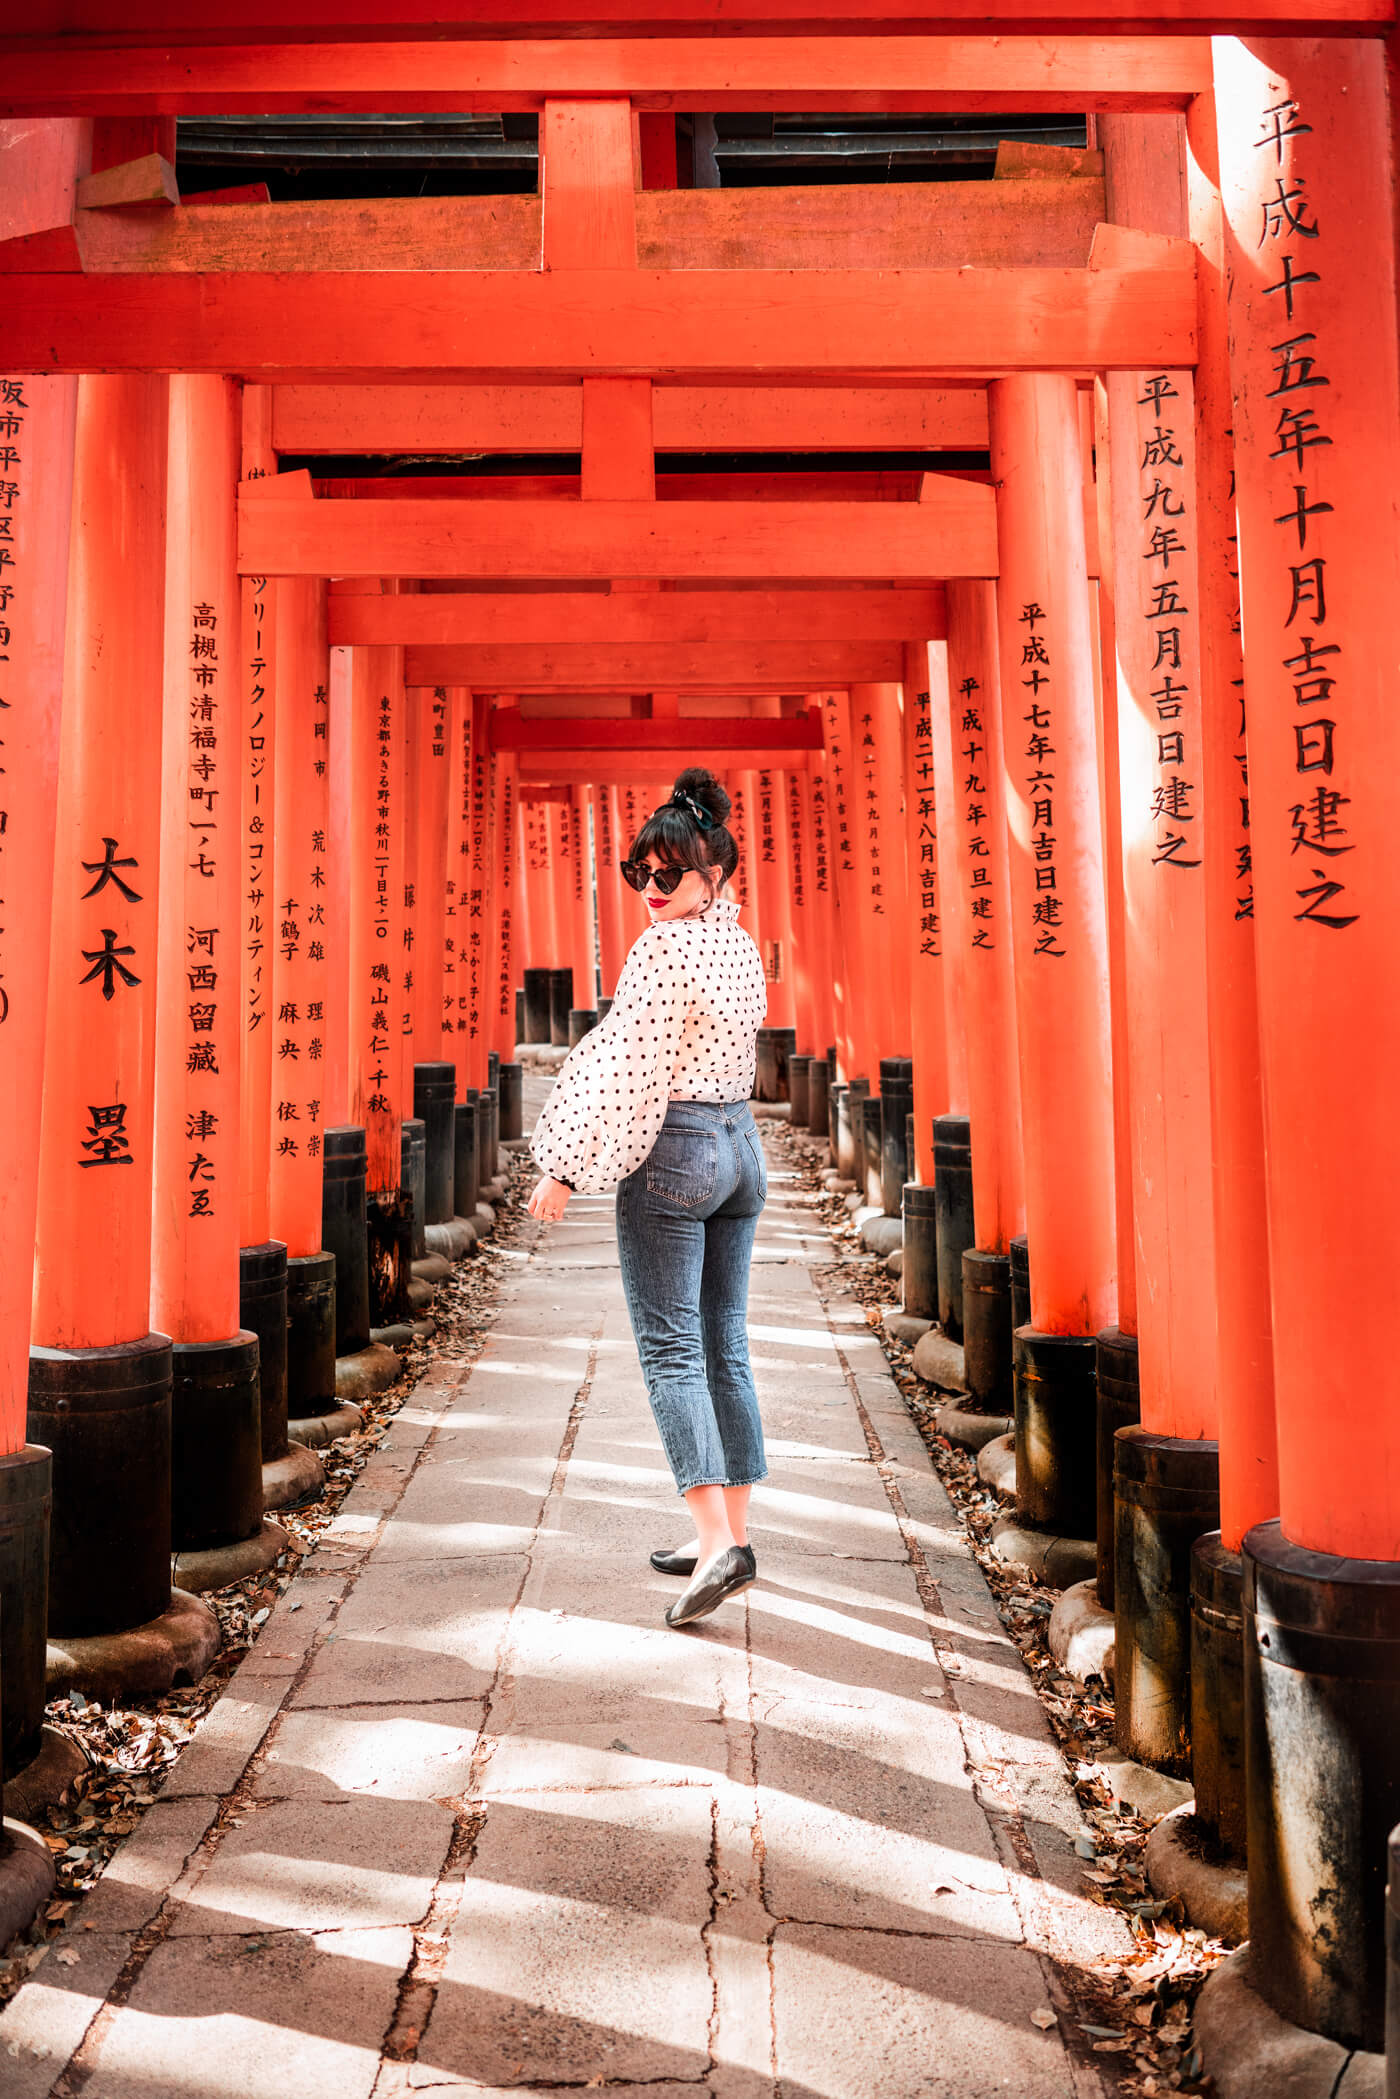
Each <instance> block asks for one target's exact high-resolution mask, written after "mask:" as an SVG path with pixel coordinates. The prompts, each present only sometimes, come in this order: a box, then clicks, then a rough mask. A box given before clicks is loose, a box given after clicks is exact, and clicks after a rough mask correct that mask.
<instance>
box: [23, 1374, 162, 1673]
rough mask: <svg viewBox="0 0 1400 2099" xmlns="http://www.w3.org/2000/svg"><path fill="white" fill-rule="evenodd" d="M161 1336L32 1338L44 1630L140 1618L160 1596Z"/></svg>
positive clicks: (108, 1628) (83, 1628)
mask: <svg viewBox="0 0 1400 2099" xmlns="http://www.w3.org/2000/svg"><path fill="white" fill-rule="evenodd" d="M170 1381H171V1361H170V1343H169V1341H168V1340H167V1339H166V1337H165V1335H164V1334H143V1335H142V1336H141V1337H140V1339H139V1340H136V1341H124V1342H118V1343H117V1344H116V1345H115V1346H113V1347H111V1348H73V1349H67V1348H31V1349H30V1351H29V1438H30V1441H31V1442H33V1443H39V1444H43V1445H46V1446H47V1447H48V1449H50V1450H51V1451H52V1452H53V1517H52V1522H51V1526H50V1532H49V1631H50V1632H51V1633H57V1634H60V1635H61V1634H72V1635H74V1636H78V1637H81V1636H88V1635H93V1634H98V1633H118V1632H124V1631H126V1630H127V1628H128V1627H130V1626H134V1625H144V1624H145V1623H146V1621H147V1620H148V1619H151V1618H158V1617H159V1616H160V1614H161V1613H162V1611H165V1610H168V1609H169V1607H170Z"/></svg>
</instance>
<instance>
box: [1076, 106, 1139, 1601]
mask: <svg viewBox="0 0 1400 2099" xmlns="http://www.w3.org/2000/svg"><path fill="white" fill-rule="evenodd" d="M1125 121H1126V120H1125ZM1112 488H1113V473H1112V465H1111V446H1110V441H1109V415H1108V387H1107V383H1106V381H1105V379H1104V378H1103V377H1100V378H1099V379H1097V380H1096V381H1095V383H1094V504H1095V522H1096V526H1097V531H1098V541H1099V576H1098V586H1097V589H1093V588H1091V593H1090V599H1089V609H1090V612H1091V614H1092V616H1093V620H1094V627H1095V633H1096V639H1097V643H1098V648H1097V654H1096V657H1095V662H1096V666H1097V670H1098V677H1097V679H1096V681H1095V687H1094V727H1095V741H1096V744H1097V748H1098V762H1099V820H1100V823H1101V825H1102V828H1103V856H1104V901H1105V904H1106V907H1107V908H1106V919H1107V926H1108V1007H1109V1030H1110V1040H1111V1045H1112V1056H1113V1166H1114V1185H1113V1205H1114V1234H1115V1243H1116V1247H1117V1254H1116V1267H1117V1272H1118V1316H1117V1319H1116V1320H1115V1321H1114V1323H1113V1325H1112V1326H1107V1327H1105V1328H1104V1329H1103V1331H1102V1332H1101V1333H1100V1334H1099V1335H1098V1337H1097V1349H1098V1370H1097V1380H1098V1455H1097V1466H1096V1478H1097V1492H1098V1521H1097V1530H1096V1542H1097V1546H1098V1553H1097V1566H1096V1590H1097V1595H1098V1600H1099V1602H1100V1603H1101V1604H1102V1606H1103V1607H1104V1609H1105V1610H1110V1611H1111V1610H1112V1609H1113V1605H1114V1589H1115V1573H1114V1551H1115V1536H1114V1533H1115V1529H1116V1522H1115V1516H1114V1500H1113V1468H1114V1462H1115V1458H1116V1455H1117V1442H1116V1438H1117V1434H1118V1430H1119V1429H1120V1428H1127V1427H1130V1426H1135V1425H1136V1424H1137V1422H1138V1421H1140V1420H1141V1418H1142V1405H1141V1400H1140V1397H1139V1392H1138V1314H1137V1240H1136V1234H1135V1230H1134V1224H1133V1208H1134V1203H1135V1201H1136V1179H1135V1176H1134V1172H1133V1125H1132V1098H1131V1090H1130V1085H1129V1075H1130V1071H1131V1065H1132V1060H1131V1058H1130V1057H1129V1054H1128V1002H1129V989H1128V939H1127V929H1126V924H1125V918H1126V908H1127V906H1126V894H1125V889H1124V882H1123V793H1122V784H1121V768H1120V765H1119V757H1118V704H1117V699H1118V618H1117V609H1116V599H1115V562H1114V529H1113V496H1112ZM1133 558H1134V559H1135V558H1136V557H1133Z"/></svg>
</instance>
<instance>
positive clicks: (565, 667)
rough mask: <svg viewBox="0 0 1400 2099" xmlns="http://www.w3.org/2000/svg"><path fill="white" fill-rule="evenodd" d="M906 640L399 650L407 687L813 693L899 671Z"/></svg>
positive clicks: (896, 674)
mask: <svg viewBox="0 0 1400 2099" xmlns="http://www.w3.org/2000/svg"><path fill="white" fill-rule="evenodd" d="M906 640H907V637H905V638H904V639H902V640H899V641H786V642H782V641H778V642H767V643H764V642H759V641H736V642H724V641H701V642H680V641H670V642H653V643H651V644H649V645H641V646H633V647H630V648H619V647H617V646H614V645H609V644H606V643H605V644H597V643H593V642H567V641H564V642H538V643H534V644H529V643H526V644H519V645H517V644H512V643H509V642H507V643H503V644H502V643H497V644H492V645H488V646H486V647H482V646H477V647H470V646H463V645H462V644H461V643H459V642H447V643H441V642H438V643H426V644H421V643H420V644H416V645H411V646H410V647H408V648H407V649H406V650H405V651H404V678H405V680H406V682H407V683H408V684H410V685H470V686H473V687H474V688H476V689H477V690H478V691H486V692H516V693H521V692H551V691H564V692H589V691H598V692H616V691H617V690H618V689H619V688H622V689H623V690H626V691H631V692H654V691H660V690H666V691H672V690H682V689H685V688H686V687H689V686H691V685H742V686H748V687H750V688H751V689H752V690H753V691H755V692H759V691H763V692H818V691H821V690H823V689H824V688H825V687H827V686H829V685H849V684H852V683H863V682H869V683H875V682H878V681H879V680H881V679H891V680H893V679H897V678H900V677H902V676H903V674H904V647H905V641H906ZM765 726H767V725H765Z"/></svg>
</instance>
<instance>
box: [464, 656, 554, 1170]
mask: <svg viewBox="0 0 1400 2099" xmlns="http://www.w3.org/2000/svg"><path fill="white" fill-rule="evenodd" d="M490 706H491V703H490V701H489V700H488V699H487V698H486V697H485V695H484V694H481V693H477V694H475V695H474V696H473V701H472V759H471V857H470V862H469V865H470V869H471V878H470V884H469V887H468V890H467V935H466V951H467V1000H468V1006H467V1053H468V1068H469V1069H470V1071H471V1075H472V1079H471V1082H472V1084H473V1085H474V1086H475V1087H477V1088H478V1089H479V1090H481V1091H483V1092H484V1091H485V1090H486V1089H487V1088H488V1087H489V1086H490V1084H491V1065H490V1055H491V1014H492V1010H493V1002H494V998H495V992H496V978H495V940H494V937H493V935H492V931H491V928H492V925H493V920H494V912H493V909H492V905H493V898H494V890H495V868H494V865H493V862H492V854H491V845H492V799H493V787H494V778H495V775H494V762H495V761H494V759H493V756H492V753H491V750H490V739H489V736H488V733H487V718H488V715H489V712H490ZM562 828H563V827H562V826H561V829H562ZM561 874H562V875H564V876H566V875H567V864H566V863H563V862H561ZM490 1177H491V1176H490V1175H487V1176H486V1178H487V1179H489V1178H490Z"/></svg>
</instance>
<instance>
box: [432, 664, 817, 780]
mask: <svg viewBox="0 0 1400 2099" xmlns="http://www.w3.org/2000/svg"><path fill="white" fill-rule="evenodd" d="M409 682H410V683H414V682H416V681H415V680H410V681H409ZM487 719H488V721H489V723H490V736H491V742H492V746H493V748H494V749H495V750H498V751H519V752H521V753H522V754H523V753H525V752H530V753H532V754H534V753H538V752H541V751H550V752H556V753H563V752H566V751H619V752H622V753H624V754H626V753H630V752H634V751H635V752H642V751H688V750H700V749H704V750H710V751H744V752H749V751H760V750H767V751H775V752H778V753H792V752H795V751H819V750H820V749H821V748H822V719H821V716H820V715H819V714H817V713H815V712H813V713H806V714H797V715H793V716H791V717H790V718H789V719H786V720H777V721H775V720H771V719H767V718H758V719H755V718H754V717H752V716H745V715H742V714H710V715H696V714H688V715H679V714H677V715H670V716H665V715H658V716H653V717H652V719H651V720H649V721H637V720H632V721H619V720H617V719H616V718H615V717H613V716H608V715H598V716H594V717H591V718H590V717H588V716H575V717H574V718H573V719H572V720H570V721H562V720H555V721H544V720H541V719H539V717H535V718H534V719H531V718H529V717H528V716H525V715H522V714H521V713H520V712H519V710H518V709H517V708H514V707H497V708H493V709H492V710H491V713H490V714H489V715H488V717H487ZM770 762H776V763H777V764H779V765H781V764H782V763H783V762H784V761H783V758H782V756H779V757H778V758H777V759H776V761H770Z"/></svg>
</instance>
